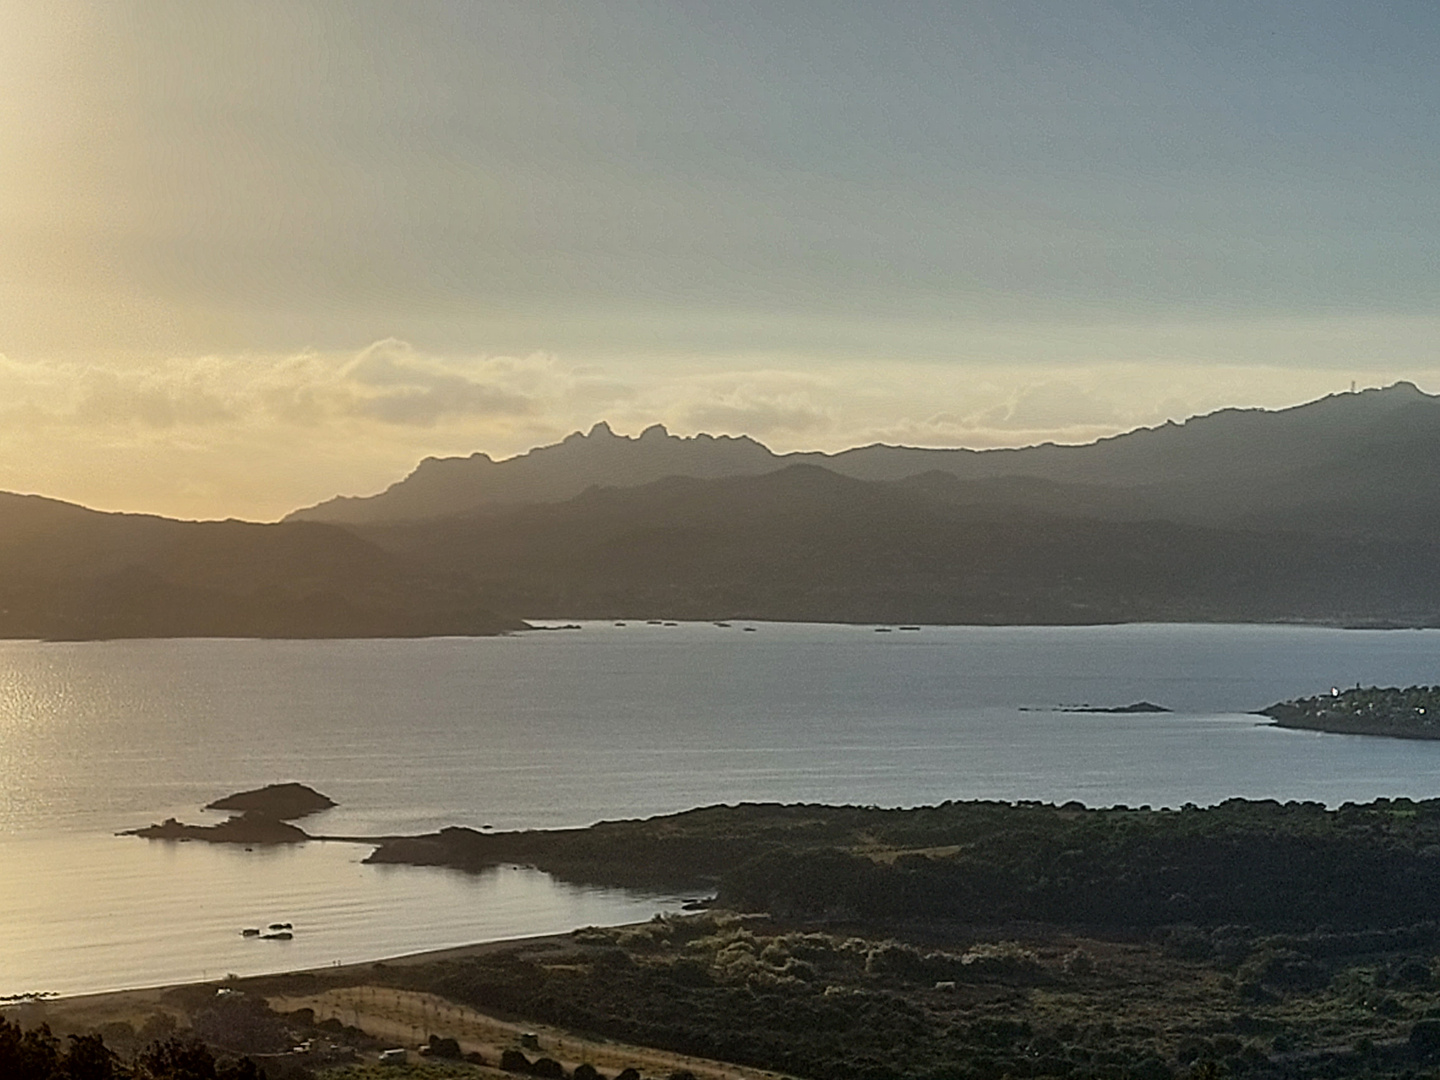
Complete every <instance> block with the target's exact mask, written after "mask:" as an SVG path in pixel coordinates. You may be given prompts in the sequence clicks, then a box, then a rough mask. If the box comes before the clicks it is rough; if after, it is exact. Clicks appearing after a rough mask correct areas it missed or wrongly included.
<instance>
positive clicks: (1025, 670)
mask: <svg viewBox="0 0 1440 1080" xmlns="http://www.w3.org/2000/svg"><path fill="white" fill-rule="evenodd" d="M742 625H744V624H736V625H734V626H732V627H728V628H722V627H717V626H712V625H709V624H699V625H681V626H678V627H660V626H649V625H644V624H635V623H632V624H630V625H628V626H624V627H617V626H614V625H611V624H609V623H601V624H596V623H587V624H584V628H583V629H582V630H579V631H555V632H549V633H535V634H526V635H520V636H516V637H510V638H488V639H431V640H424V641H320V642H291V641H215V640H193V641H139V642H97V643H81V644H72V643H60V644H46V643H38V642H0V867H3V869H0V994H8V993H18V992H24V991H32V990H52V991H59V992H79V991H83V990H92V989H104V988H112V987H117V986H132V985H149V984H156V983H163V982H169V981H177V980H182V979H191V978H199V977H204V976H209V977H215V976H217V975H220V974H224V973H225V972H229V971H234V972H237V973H250V972H257V971H263V970H280V969H284V968H289V967H296V966H307V965H318V964H325V963H330V962H332V961H350V960H359V959H364V958H367V957H378V956H385V955H393V954H396V953H401V952H405V951H411V950H416V949H422V948H433V947H440V946H443V945H449V944H456V943H460V942H464V941H471V940H482V939H486V938H500V937H512V936H519V935H523V934H531V933H542V932H550V931H555V930H563V929H569V928H571V927H573V926H577V925H583V924H586V923H601V922H623V921H630V920H633V919H640V918H646V917H648V916H649V915H650V914H652V913H653V912H655V911H658V910H664V909H668V908H671V907H673V906H674V905H675V903H676V899H675V898H666V897H655V896H640V895H634V894H627V893H623V892H618V891H615V890H593V889H576V888H572V887H569V886H566V885H563V884H561V883H557V882H554V881H552V880H551V879H549V878H548V877H546V876H545V875H542V874H537V873H535V872H533V871H527V870H521V869H514V868H506V869H501V870H496V871H494V872H491V873H488V874H482V875H466V874H461V873H456V872H450V871H444V870H421V869H415V868H403V867H366V866H362V865H360V862H359V860H360V859H361V858H362V857H363V856H364V854H366V849H364V848H357V847H355V846H352V845H342V844H308V845H305V846H304V847H302V848H299V849H287V850H283V851H254V852H245V851H243V850H233V849H230V848H226V847H212V846H209V845H201V844H180V845H174V844H165V843H155V842H147V841H143V840H138V839H134V838H117V837H114V836H113V835H111V834H113V833H114V832H115V831H116V830H118V829H124V828H130V827H134V826H137V825H143V824H146V823H148V822H151V821H155V820H159V819H160V818H162V817H166V816H171V815H174V816H178V817H181V818H183V819H186V820H202V819H203V818H204V817H205V815H203V814H201V812H200V811H199V807H200V806H201V805H202V804H203V803H205V802H208V801H210V800H211V799H213V798H216V797H217V796H219V795H222V794H226V793H228V792H231V791H235V790H239V789H242V788H246V787H253V786H258V785H260V784H265V783H272V782H275V781H280V780H299V781H303V782H305V783H309V784H311V785H313V786H315V787H317V788H319V789H320V790H321V791H324V792H325V793H327V794H329V795H330V796H332V797H333V798H335V799H337V800H338V801H339V802H340V804H341V805H340V806H339V807H338V808H337V809H335V810H332V811H328V812H327V813H325V814H324V815H319V816H317V817H314V818H310V819H307V821H306V822H305V825H306V828H307V829H309V830H310V831H313V832H324V833H330V834H357V833H359V834H371V833H394V832H415V831H424V830H430V829H435V828H438V827H440V826H443V825H448V824H465V825H472V826H482V825H493V826H495V827H497V828H519V827H557V826H567V825H584V824H588V823H590V822H593V821H596V820H600V819H604V818H617V817H634V816H644V815H649V814H656V813H665V812H670V811H674V810H680V809H684V808H687V807H691V806H697V805H703V804H706V803H713V802H737V801H742V800H779V801H787V802H790V801H824V802H851V803H862V804H871V803H873V804H879V805H888V806H898V805H915V804H921V803H930V802H937V801H941V800H944V799H961V798H1004V799H1044V800H1048V801H1065V800H1068V799H1079V800H1081V801H1082V802H1085V803H1087V804H1090V805H1110V804H1115V803H1128V804H1131V805H1142V804H1151V805H1157V806H1158V805H1179V804H1181V803H1184V802H1197V803H1202V804H1204V803H1213V802H1217V801H1220V800H1222V799H1225V798H1228V797H1231V796H1236V795H1239V796H1250V797H1274V798H1279V799H1316V800H1320V801H1323V802H1327V803H1331V804H1338V803H1340V802H1344V801H1346V800H1352V799H1354V800H1363V799H1370V798H1373V797H1376V796H1379V795H1392V796H1398V795H1409V796H1414V797H1425V796H1431V795H1435V794H1440V743H1416V742H1404V741H1399V740H1387V739H1367V738H1361V737H1355V736H1338V735H1316V734H1310V733H1298V732H1285V731H1279V730H1276V729H1273V728H1269V727H1266V726H1263V725H1262V724H1261V723H1260V722H1259V720H1258V718H1256V717H1253V716H1247V715H1244V714H1245V712H1246V711H1247V710H1250V709H1255V708H1260V707H1263V706H1265V705H1268V704H1270V703H1271V702H1273V701H1276V700H1279V699H1282V698H1289V697H1293V696H1296V695H1300V694H1310V693H1317V692H1322V691H1325V690H1328V689H1329V688H1330V686H1332V685H1340V686H1346V685H1353V684H1355V683H1357V682H1360V683H1365V684H1370V683H1379V684H1381V685H1409V684H1412V683H1435V682H1440V632H1434V631H1401V632H1367V631H1342V630H1324V629H1310V628H1295V627H1239V626H1124V627H1083V628H974V627H956V628H926V629H924V630H922V631H920V632H902V631H896V632H893V633H886V634H879V633H875V632H874V630H873V629H872V628H869V627H845V626H816V625H776V624H754V625H756V626H757V630H756V632H753V633H746V632H744V631H743V630H742V629H741V627H742ZM1140 699H1148V700H1151V701H1155V702H1158V703H1160V704H1162V705H1166V706H1168V707H1170V708H1171V709H1173V710H1175V711H1174V713H1172V714H1161V715H1134V716H1129V715H1121V716H1116V715H1104V714H1074V713H1062V712H1055V711H1049V710H1050V709H1052V708H1053V707H1054V706H1058V705H1064V704H1078V703H1092V704H1096V705H1123V704H1127V703H1129V702H1132V701H1136V700H1140ZM269 921H288V922H294V923H295V924H296V928H297V936H296V938H295V940H294V941H292V942H288V943H280V942H256V941H247V940H242V939H241V938H240V937H239V934H238V930H239V929H240V928H241V927H242V926H250V925H257V924H263V923H265V922H269Z"/></svg>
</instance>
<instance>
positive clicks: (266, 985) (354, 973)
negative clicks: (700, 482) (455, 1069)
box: [3, 933, 780, 1080]
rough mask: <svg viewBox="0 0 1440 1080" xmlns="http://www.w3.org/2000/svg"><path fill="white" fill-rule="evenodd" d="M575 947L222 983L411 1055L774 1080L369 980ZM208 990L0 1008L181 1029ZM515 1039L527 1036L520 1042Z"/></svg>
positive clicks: (560, 938) (512, 944) (90, 1024)
mask: <svg viewBox="0 0 1440 1080" xmlns="http://www.w3.org/2000/svg"><path fill="white" fill-rule="evenodd" d="M574 948H575V945H574V941H573V938H572V936H571V935H570V934H568V933H565V934H547V935H539V936H535V937H527V938H513V939H509V940H503V941H486V942H477V943H475V944H471V945H461V946H456V947H452V948H446V949H435V950H429V951H425V952H416V953H408V954H405V955H401V956H390V957H383V958H379V959H376V960H371V961H365V962H363V963H355V964H345V965H331V966H327V967H320V968H302V969H297V970H295V971H291V972H285V973H283V974H276V975H259V976H254V977H251V978H242V979H237V980H233V981H226V982H224V983H223V985H224V986H227V987H232V988H234V989H237V990H241V991H245V992H249V993H255V994H258V995H261V996H264V997H265V998H266V1000H267V1001H268V1002H269V1004H270V1007H271V1008H272V1009H274V1010H275V1011H277V1012H281V1013H287V1012H293V1011H295V1010H299V1009H310V1010H312V1011H313V1012H314V1014H315V1019H316V1020H317V1021H324V1020H329V1019H335V1020H338V1021H340V1022H341V1023H343V1024H346V1025H349V1026H353V1027H358V1028H360V1029H361V1030H363V1031H364V1032H365V1033H366V1034H368V1035H370V1036H372V1037H374V1038H375V1039H377V1040H379V1041H381V1042H383V1043H386V1044H387V1045H390V1046H397V1047H406V1048H408V1049H410V1050H411V1051H414V1050H415V1049H416V1048H418V1047H419V1046H420V1045H422V1044H424V1043H425V1041H426V1040H427V1039H428V1037H429V1036H430V1035H432V1034H434V1035H439V1036H442V1037H449V1038H454V1039H456V1040H457V1041H458V1042H459V1044H460V1047H461V1050H462V1051H464V1052H466V1053H469V1052H472V1051H473V1052H476V1053H479V1054H480V1055H482V1056H483V1057H484V1059H485V1060H486V1062H488V1063H490V1064H491V1065H493V1064H494V1063H496V1062H498V1060H499V1057H500V1054H501V1053H502V1052H503V1051H505V1050H508V1049H522V1050H523V1052H525V1053H527V1054H528V1055H529V1056H530V1057H531V1058H532V1059H533V1058H535V1057H537V1056H539V1055H545V1056H549V1057H553V1058H555V1059H556V1060H557V1061H559V1062H560V1063H561V1064H562V1065H564V1066H565V1068H566V1070H567V1071H569V1070H573V1069H574V1068H575V1066H577V1065H579V1064H581V1063H582V1062H588V1063H590V1064H591V1065H594V1066H595V1067H596V1068H598V1069H600V1070H601V1071H602V1072H606V1073H610V1074H612V1075H613V1074H614V1073H615V1072H618V1071H619V1070H620V1069H623V1068H625V1067H627V1066H633V1067H635V1068H637V1069H639V1070H640V1072H641V1073H642V1074H644V1075H646V1076H653V1075H660V1076H665V1075H669V1074H670V1073H672V1072H676V1071H680V1070H689V1071H691V1072H692V1073H694V1074H695V1076H696V1077H697V1078H699V1080H776V1078H777V1077H778V1076H779V1075H780V1074H777V1073H773V1072H767V1071H765V1070H762V1069H750V1068H744V1067H741V1066H736V1065H731V1064H728V1063H724V1062H717V1061H712V1060H708V1059H704V1058H695V1057H690V1056H688V1055H684V1054H673V1053H668V1052H666V1051H663V1050H656V1049H653V1048H649V1047H642V1046H632V1045H628V1044H624V1043H617V1042H612V1041H610V1040H606V1039H596V1038H587V1037H584V1036H582V1035H578V1034H576V1033H574V1032H569V1031H565V1030H562V1029H559V1028H555V1027H551V1026H548V1025H543V1024H534V1023H528V1022H525V1021H523V1020H517V1019H513V1018H501V1017H496V1016H491V1015H488V1014H485V1013H482V1012H479V1011H478V1010H475V1009H471V1008H468V1007H466V1006H463V1005H459V1004H456V1003H454V1002H451V1001H447V1000H445V999H443V998H439V997H437V996H435V995H433V994H425V993H419V992H415V991H409V990H397V989H396V988H395V987H393V986H388V985H381V984H379V983H378V982H376V981H374V980H373V978H372V977H373V975H374V973H375V968H376V966H377V965H384V966H386V967H402V966H407V965H416V964H427V963H434V962H438V961H445V960H459V959H464V958H466V957H471V956H481V955H485V954H487V953H496V952H514V953H516V954H517V956H520V957H525V956H531V955H534V954H537V953H538V954H543V955H544V956H545V957H547V958H550V959H554V958H557V957H560V956H563V955H564V953H565V952H567V951H569V950H571V949H574ZM306 977H309V978H306ZM286 983H291V984H293V986H294V990H295V991H301V988H302V987H303V992H291V991H290V990H289V989H288V988H285V985H284V984H286ZM211 985H213V986H216V987H217V988H219V987H220V986H221V985H222V983H221V982H219V981H214V982H210V983H178V984H174V985H170V986H159V987H145V988H138V989H133V990H114V991H107V992H104V993H97V994H80V995H75V996H69V997H56V998H46V999H44V1000H40V1001H35V1002H25V1003H20V1004H15V1005H10V1006H7V1007H5V1008H4V1010H3V1012H4V1014H5V1015H6V1016H8V1017H10V1018H11V1019H16V1020H19V1021H20V1022H22V1023H24V1024H27V1025H30V1024H38V1023H41V1022H45V1023H49V1024H50V1025H51V1027H52V1028H54V1029H56V1030H57V1031H87V1030H95V1029H100V1028H103V1027H104V1025H106V1024H116V1023H126V1024H130V1025H132V1026H133V1027H135V1028H137V1029H138V1028H139V1027H141V1025H143V1024H144V1023H145V1022H146V1020H147V1019H150V1018H151V1017H153V1016H154V1015H155V1014H156V1013H167V1014H169V1015H171V1016H172V1017H174V1018H175V1019H176V1020H177V1022H179V1023H180V1024H181V1026H182V1027H183V1026H184V1023H185V1017H184V1010H183V1009H182V1008H180V1007H179V1006H178V1005H177V1004H176V1003H175V999H176V998H177V997H179V996H180V995H179V994H177V993H176V991H183V990H186V989H188V988H193V987H197V986H211ZM522 1036H525V1037H526V1038H525V1042H524V1043H523V1044H522V1041H521V1037H522ZM532 1036H533V1039H532V1038H531V1037H532ZM373 1057H374V1055H373V1054H371V1055H367V1057H366V1058H364V1059H362V1060H373ZM412 1057H414V1055H413V1054H412ZM417 1060H418V1059H417ZM475 1072H476V1074H477V1075H496V1076H507V1075H509V1074H507V1073H502V1072H500V1071H499V1070H498V1069H492V1068H488V1067H487V1068H483V1069H477V1070H475Z"/></svg>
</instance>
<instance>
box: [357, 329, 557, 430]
mask: <svg viewBox="0 0 1440 1080" xmlns="http://www.w3.org/2000/svg"><path fill="white" fill-rule="evenodd" d="M501 366H502V368H503V367H509V368H510V372H509V373H510V374H512V375H513V374H514V371H515V369H514V366H513V365H508V364H507V365H501ZM478 374H479V377H475V376H473V375H470V374H466V373H462V372H459V371H455V370H450V369H448V368H446V367H444V366H442V365H440V364H438V363H436V362H434V361H429V360H426V359H424V358H422V357H419V356H417V355H416V354H415V352H414V350H413V349H411V348H410V347H409V346H408V345H406V344H405V343H404V342H400V341H395V340H389V341H382V342H377V343H376V344H374V345H372V346H370V347H369V348H368V349H365V350H364V351H363V352H361V354H360V355H359V356H357V357H356V358H355V360H354V361H353V362H352V363H351V364H349V365H348V366H347V368H346V370H345V372H344V376H345V378H346V379H347V380H348V382H349V384H350V388H351V389H352V390H353V391H354V392H355V397H354V399H353V405H352V408H353V411H354V412H355V413H357V414H359V415H362V416H370V417H373V418H375V419H376V420H383V421H384V422H386V423H389V424H418V425H420V426H424V427H429V426H432V425H434V424H435V423H436V422H437V421H438V420H440V419H441V418H442V417H447V416H451V417H467V416H469V417H477V416H479V417H483V416H525V415H528V414H530V413H532V412H534V411H535V409H536V402H535V400H534V399H533V398H532V397H530V396H529V395H527V394H523V393H520V392H518V391H516V390H513V389H510V388H508V387H506V386H504V385H503V384H502V383H501V382H500V381H499V380H498V379H496V378H494V374H495V372H493V371H485V370H483V369H482V371H481V372H479V373H478ZM487 376H490V377H488V378H487Z"/></svg>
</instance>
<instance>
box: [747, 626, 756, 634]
mask: <svg viewBox="0 0 1440 1080" xmlns="http://www.w3.org/2000/svg"><path fill="white" fill-rule="evenodd" d="M744 629H745V633H747V634H753V633H755V627H753V626H747V627H745V628H744Z"/></svg>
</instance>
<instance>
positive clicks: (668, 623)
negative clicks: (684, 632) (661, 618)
mask: <svg viewBox="0 0 1440 1080" xmlns="http://www.w3.org/2000/svg"><path fill="white" fill-rule="evenodd" d="M665 625H666V626H679V625H680V624H679V623H678V622H667V623H666V624H665Z"/></svg>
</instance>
